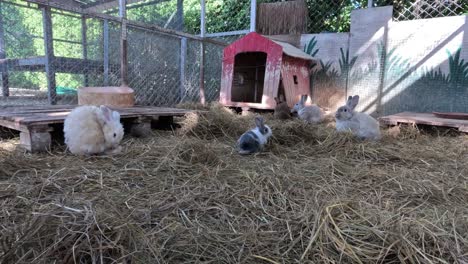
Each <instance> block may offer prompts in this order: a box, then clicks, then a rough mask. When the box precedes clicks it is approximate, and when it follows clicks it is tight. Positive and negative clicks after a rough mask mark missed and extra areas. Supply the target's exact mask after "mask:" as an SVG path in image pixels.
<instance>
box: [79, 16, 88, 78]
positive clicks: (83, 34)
mask: <svg viewBox="0 0 468 264" xmlns="http://www.w3.org/2000/svg"><path fill="white" fill-rule="evenodd" d="M87 31H88V26H87V25H86V17H85V16H81V46H82V52H83V54H82V57H83V59H84V60H85V63H86V64H87V60H88V38H87V34H86V33H87ZM86 71H88V69H86ZM84 86H89V75H88V74H87V73H85V74H84Z"/></svg>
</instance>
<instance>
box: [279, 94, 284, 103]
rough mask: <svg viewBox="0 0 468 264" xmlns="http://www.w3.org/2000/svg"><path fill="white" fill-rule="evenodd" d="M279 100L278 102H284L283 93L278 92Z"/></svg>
mask: <svg viewBox="0 0 468 264" xmlns="http://www.w3.org/2000/svg"><path fill="white" fill-rule="evenodd" d="M279 100H280V102H284V101H285V100H284V95H282V94H280V96H279Z"/></svg>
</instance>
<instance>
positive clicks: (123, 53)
mask: <svg viewBox="0 0 468 264" xmlns="http://www.w3.org/2000/svg"><path fill="white" fill-rule="evenodd" d="M126 4H127V1H126V0H119V16H120V18H121V19H122V26H121V30H122V32H121V35H120V74H121V78H122V83H121V85H122V86H128V59H127V8H126Z"/></svg>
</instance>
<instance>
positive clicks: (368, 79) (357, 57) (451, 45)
mask: <svg viewBox="0 0 468 264" xmlns="http://www.w3.org/2000/svg"><path fill="white" fill-rule="evenodd" d="M391 18H392V7H391V6H387V7H378V8H371V9H361V10H354V11H353V12H352V13H351V31H350V33H322V34H308V35H303V36H302V37H301V47H302V48H303V49H304V50H306V51H308V52H309V53H311V54H312V53H313V54H314V57H316V58H318V59H320V60H321V61H322V63H323V65H325V66H326V67H325V70H322V71H319V72H315V73H314V74H313V75H314V76H313V83H312V93H313V95H314V100H315V102H316V103H319V104H320V105H322V106H325V107H329V108H336V103H333V102H331V100H330V98H332V97H333V96H335V95H336V94H340V95H339V96H337V97H336V98H334V99H335V100H339V101H340V104H341V103H343V102H344V98H345V95H354V94H359V95H360V96H361V101H360V103H359V105H358V110H360V111H365V112H368V113H371V114H373V115H376V116H380V115H385V114H391V113H397V112H402V111H414V112H431V111H458V112H468V62H467V61H468V23H467V21H468V16H453V17H445V18H434V19H423V20H412V21H403V22H394V21H392V20H391ZM314 42H315V46H314V49H313V50H307V47H308V46H309V45H310V43H314ZM347 51H349V54H348V56H346V54H347V53H346V52H347ZM340 63H341V66H340ZM343 68H344V69H343ZM337 91H338V92H337Z"/></svg>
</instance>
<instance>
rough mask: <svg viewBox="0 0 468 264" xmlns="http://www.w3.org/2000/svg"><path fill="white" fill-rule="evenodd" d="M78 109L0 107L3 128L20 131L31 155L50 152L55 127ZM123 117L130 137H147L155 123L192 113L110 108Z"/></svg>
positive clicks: (171, 109)
mask: <svg viewBox="0 0 468 264" xmlns="http://www.w3.org/2000/svg"><path fill="white" fill-rule="evenodd" d="M75 107H76V106H74V105H54V106H50V105H49V106H29V107H0V126H3V127H7V128H10V129H14V130H18V131H20V132H21V133H20V144H21V146H23V147H24V148H26V149H27V150H29V151H31V152H42V151H47V150H48V149H50V146H51V141H52V134H51V132H52V131H54V129H56V128H54V125H55V124H61V123H63V122H64V121H65V118H66V117H67V115H68V114H69V113H70V112H71V110H72V109H74V108H75ZM110 108H111V109H112V110H116V111H118V112H119V113H120V119H121V120H122V123H124V122H127V123H129V124H130V134H131V135H133V136H138V137H141V136H145V135H148V134H149V131H150V130H151V124H152V121H153V120H155V119H157V120H158V123H159V124H167V123H172V118H173V117H174V116H184V115H185V114H187V113H190V112H193V111H191V110H184V109H176V108H166V107H144V106H135V107H128V108H117V107H110Z"/></svg>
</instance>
